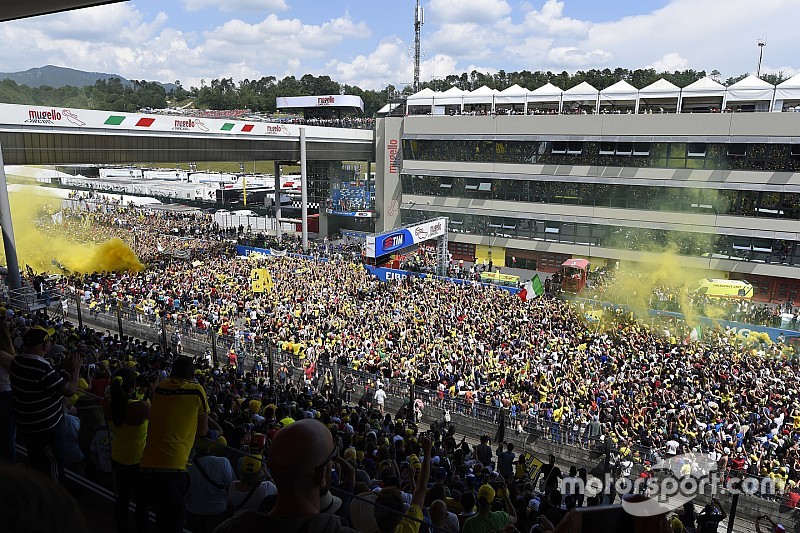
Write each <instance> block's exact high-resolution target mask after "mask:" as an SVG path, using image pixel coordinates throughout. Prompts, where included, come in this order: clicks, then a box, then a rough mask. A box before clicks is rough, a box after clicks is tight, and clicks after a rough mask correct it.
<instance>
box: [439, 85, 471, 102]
mask: <svg viewBox="0 0 800 533" xmlns="http://www.w3.org/2000/svg"><path fill="white" fill-rule="evenodd" d="M465 94H467V93H466V92H464V91H462V90H461V89H459V88H458V87H450V88H449V89H447V90H446V91H445V92H443V93H436V98H435V99H434V101H435V103H436V105H461V102H462V100H463V99H464V95H465Z"/></svg>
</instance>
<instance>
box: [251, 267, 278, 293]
mask: <svg viewBox="0 0 800 533" xmlns="http://www.w3.org/2000/svg"><path fill="white" fill-rule="evenodd" d="M272 287H273V283H272V275H270V273H269V270H267V269H266V268H254V269H253V270H251V271H250V290H252V291H253V292H256V293H262V292H269V291H271V290H272Z"/></svg>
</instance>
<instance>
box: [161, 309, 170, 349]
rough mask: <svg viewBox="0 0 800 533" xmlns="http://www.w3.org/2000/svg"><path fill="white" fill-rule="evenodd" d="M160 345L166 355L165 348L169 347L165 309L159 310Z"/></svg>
mask: <svg viewBox="0 0 800 533" xmlns="http://www.w3.org/2000/svg"><path fill="white" fill-rule="evenodd" d="M161 346H162V347H163V350H164V355H165V356H166V355H167V348H169V346H168V345H167V312H166V311H162V312H161Z"/></svg>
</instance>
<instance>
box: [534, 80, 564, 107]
mask: <svg viewBox="0 0 800 533" xmlns="http://www.w3.org/2000/svg"><path fill="white" fill-rule="evenodd" d="M563 92H564V91H562V90H561V89H559V88H558V87H556V86H555V85H553V84H552V83H550V82H547V83H546V84H544V85H542V86H541V87H539V88H538V89H534V90H533V91H531V92H530V93H528V101H529V102H558V101H560V100H561V94H562V93H563Z"/></svg>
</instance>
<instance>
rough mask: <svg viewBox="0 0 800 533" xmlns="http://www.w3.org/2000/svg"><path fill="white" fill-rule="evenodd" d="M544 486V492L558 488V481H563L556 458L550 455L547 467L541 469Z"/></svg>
mask: <svg viewBox="0 0 800 533" xmlns="http://www.w3.org/2000/svg"><path fill="white" fill-rule="evenodd" d="M541 476H542V486H543V489H544V492H549V491H550V490H551V489H557V488H558V480H559V479H561V469H560V468H558V467H557V466H556V456H555V455H553V454H550V458H549V460H548V462H547V464H546V465H544V466H542V469H541Z"/></svg>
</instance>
